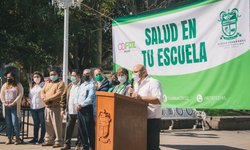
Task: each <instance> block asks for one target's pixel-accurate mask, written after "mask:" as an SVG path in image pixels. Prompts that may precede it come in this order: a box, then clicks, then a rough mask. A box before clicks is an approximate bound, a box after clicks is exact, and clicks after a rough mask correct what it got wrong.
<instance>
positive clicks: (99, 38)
mask: <svg viewBox="0 0 250 150" xmlns="http://www.w3.org/2000/svg"><path fill="white" fill-rule="evenodd" d="M97 50H98V58H97V59H98V60H97V61H98V65H101V64H102V17H101V16H99V18H98V30H97Z"/></svg>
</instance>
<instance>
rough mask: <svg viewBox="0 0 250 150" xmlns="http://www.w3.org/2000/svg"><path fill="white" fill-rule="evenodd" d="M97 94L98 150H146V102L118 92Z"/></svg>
mask: <svg viewBox="0 0 250 150" xmlns="http://www.w3.org/2000/svg"><path fill="white" fill-rule="evenodd" d="M96 96H97V98H96V101H97V112H96V150H146V149H147V105H146V104H145V103H144V102H142V101H139V100H135V99H133V98H130V97H127V96H123V95H119V94H115V93H108V92H96Z"/></svg>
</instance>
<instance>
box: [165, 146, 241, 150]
mask: <svg viewBox="0 0 250 150" xmlns="http://www.w3.org/2000/svg"><path fill="white" fill-rule="evenodd" d="M161 146H162V148H173V149H178V150H201V149H202V150H243V149H240V148H235V147H229V146H224V145H161Z"/></svg>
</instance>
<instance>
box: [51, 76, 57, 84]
mask: <svg viewBox="0 0 250 150" xmlns="http://www.w3.org/2000/svg"><path fill="white" fill-rule="evenodd" d="M57 79H58V76H57V75H55V76H54V75H53V76H50V80H51V81H53V82H54V81H56V80H57Z"/></svg>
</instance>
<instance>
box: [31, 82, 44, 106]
mask: <svg viewBox="0 0 250 150" xmlns="http://www.w3.org/2000/svg"><path fill="white" fill-rule="evenodd" d="M43 86H44V82H43V83H41V84H40V85H35V86H34V87H32V88H31V89H30V93H29V97H30V108H31V109H41V108H44V107H45V103H44V102H43V100H42V99H41V90H42V88H43Z"/></svg>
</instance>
